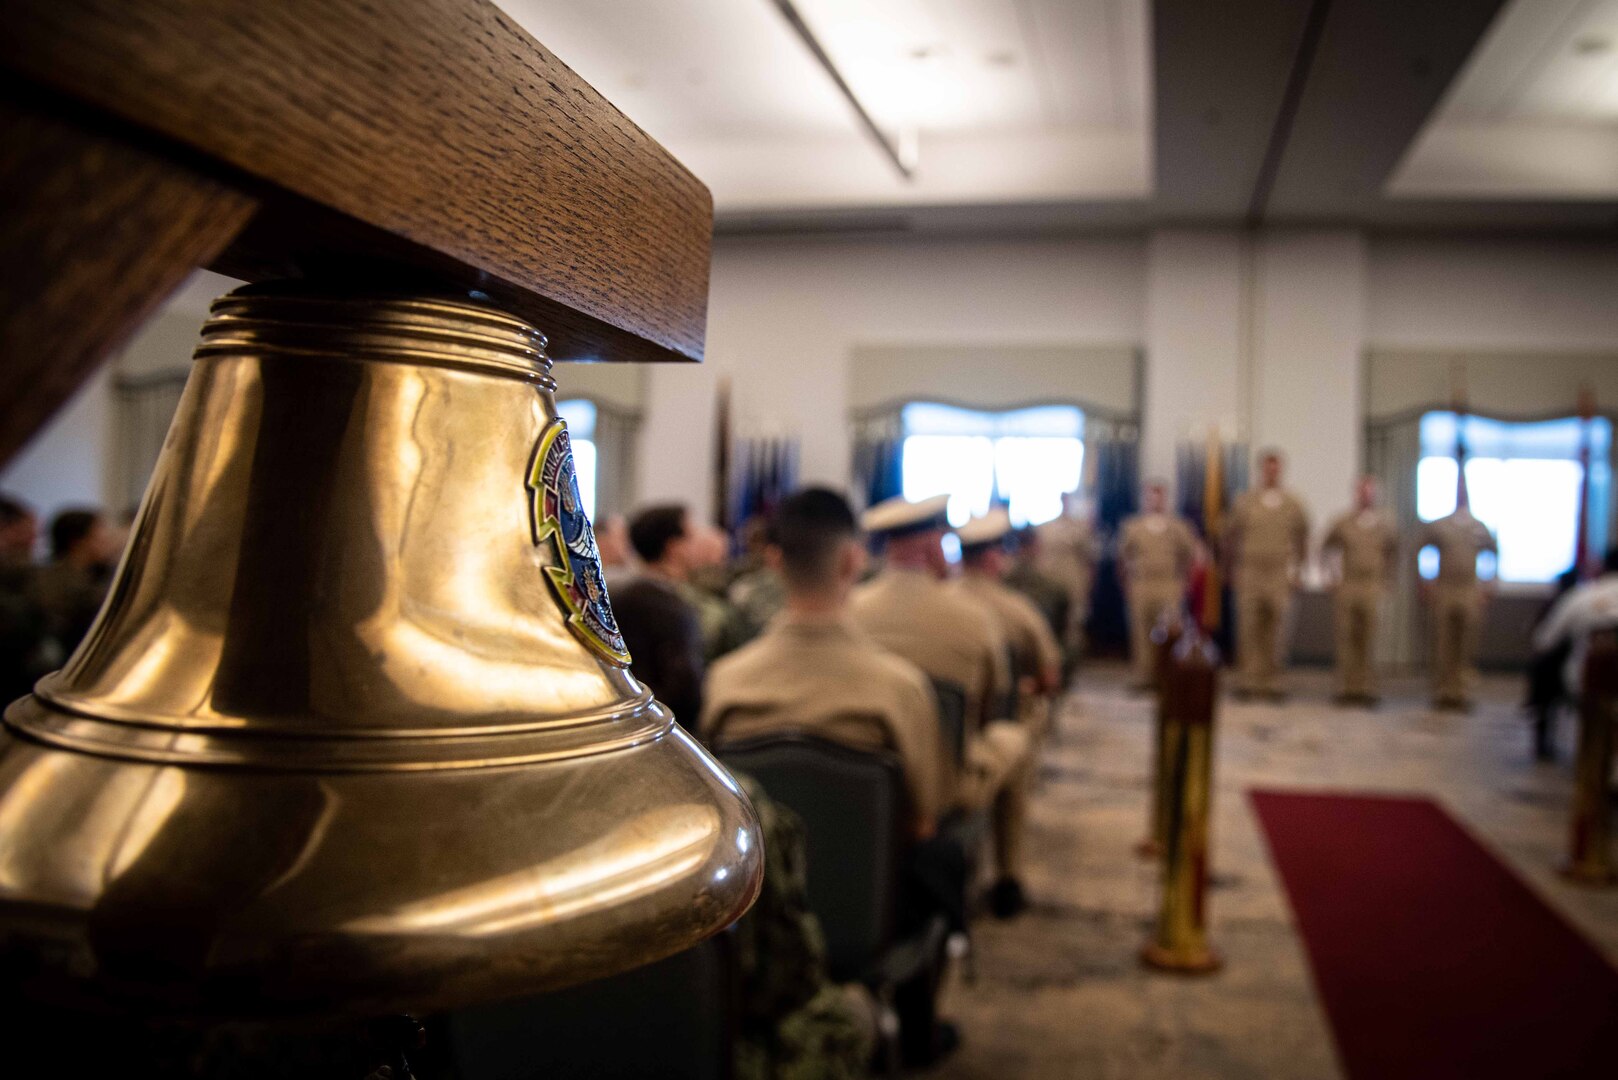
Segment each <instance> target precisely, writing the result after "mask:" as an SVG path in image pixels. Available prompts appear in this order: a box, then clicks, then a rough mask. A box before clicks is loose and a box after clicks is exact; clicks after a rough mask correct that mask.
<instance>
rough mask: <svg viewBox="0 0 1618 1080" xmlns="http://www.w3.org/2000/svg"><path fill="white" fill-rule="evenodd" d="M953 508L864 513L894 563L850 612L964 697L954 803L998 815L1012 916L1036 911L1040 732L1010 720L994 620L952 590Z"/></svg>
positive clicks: (899, 501) (1004, 657)
mask: <svg viewBox="0 0 1618 1080" xmlns="http://www.w3.org/2000/svg"><path fill="white" fill-rule="evenodd" d="M948 507H949V498H948V497H947V496H944V495H940V496H937V497H936V498H932V499H926V500H923V501H922V502H917V503H911V502H907V501H906V500H904V499H903V498H895V499H888V500H887V501H885V502H881V503H878V504H877V505H875V506H873V507H871V508H870V509H869V510H867V511H866V512H865V515H864V517H863V518H862V520H861V524H862V525H863V526H864V527H865V530H866V531H867V532H868V533H871V534H872V535H874V536H879V537H881V538H882V539H883V540H884V542H885V544H886V548H885V551H886V561H885V565H884V566H883V569H882V571H881V572H880V573H879V574H877V576H876V577H874V578H872V579H871V580H870V581H868V582H867V583H866V584H864V585H862V586H860V587H859V588H858V589H856V590H855V591H854V597H853V600H852V603H851V604H850V613H851V615H852V617H853V621H854V624H855V625H856V626H858V627H859V628H860V629H861V630H863V631H865V633H867V634H869V635H870V636H871V637H873V638H875V639H876V641H877V643H878V644H879V645H881V646H882V647H883V648H885V649H887V650H888V651H889V652H892V653H895V654H897V655H899V656H902V657H904V658H905V659H906V660H908V661H910V662H911V663H912V664H915V665H916V666H917V667H919V668H921V670H922V671H924V672H926V673H927V675H928V676H929V677H930V678H932V679H933V680H934V681H935V682H940V683H953V684H955V685H957V686H959V687H961V689H962V690H964V692H965V696H966V738H965V747H964V749H963V752H962V760H961V762H960V763H959V766H960V767H959V768H958V769H955V770H952V774H951V775H950V778H949V781H950V782H949V784H948V787H947V788H946V792H945V801H946V805H950V806H955V807H959V808H961V809H965V810H978V809H982V808H985V807H991V808H992V816H993V818H994V832H995V861H996V869H997V870H998V871H999V880H998V881H997V882H996V883H995V887H994V891H993V893H992V894H991V900H992V904H993V907H994V910H995V914H997V915H999V916H1001V917H1002V918H1007V917H1010V916H1011V915H1015V914H1016V913H1018V912H1019V911H1021V910H1022V909H1023V908H1024V907H1026V906H1027V901H1026V899H1025V898H1024V895H1023V889H1022V883H1021V873H1022V847H1023V833H1024V831H1025V827H1026V816H1027V788H1028V781H1029V772H1030V759H1031V756H1032V740H1031V733H1030V732H1029V730H1028V729H1027V728H1026V727H1024V726H1023V725H1022V724H1020V723H1018V722H1016V721H1015V720H1012V719H1009V718H1007V717H1005V716H1004V715H1003V706H1004V702H1005V701H1006V700H1007V698H1008V696H1009V695H1008V691H1009V690H1010V688H1011V685H1012V682H1011V665H1010V661H1009V652H1008V649H1007V646H1006V642H1005V639H1004V638H1002V637H1001V636H1000V630H999V628H998V627H997V626H996V625H995V622H994V619H993V618H992V617H991V616H990V615H989V613H988V612H987V611H985V610H984V609H983V607H982V606H981V605H979V604H977V603H975V602H973V601H972V600H969V599H967V598H966V597H965V596H963V595H961V594H960V593H958V592H955V591H953V590H951V589H950V588H948V587H947V586H946V585H945V583H944V581H945V578H946V576H947V575H948V572H949V563H948V562H947V561H946V560H945V558H944V548H943V540H944V533H945V532H947V531H948V529H949V520H948V518H947V517H946V516H945V513H946V511H947V509H948ZM949 757H950V758H951V759H953V754H951V755H949ZM951 763H952V764H954V762H953V760H952V761H951Z"/></svg>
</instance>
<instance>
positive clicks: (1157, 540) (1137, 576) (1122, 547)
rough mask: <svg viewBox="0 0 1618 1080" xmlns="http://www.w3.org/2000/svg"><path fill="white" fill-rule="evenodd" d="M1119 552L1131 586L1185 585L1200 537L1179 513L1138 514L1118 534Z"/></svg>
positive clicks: (1126, 521)
mask: <svg viewBox="0 0 1618 1080" xmlns="http://www.w3.org/2000/svg"><path fill="white" fill-rule="evenodd" d="M1118 551H1119V554H1120V555H1122V556H1123V561H1124V569H1125V571H1126V572H1127V573H1128V575H1129V581H1130V583H1131V584H1137V583H1138V584H1143V585H1144V584H1149V585H1183V584H1184V582H1185V579H1186V577H1187V576H1188V575H1189V574H1190V573H1191V560H1192V559H1193V558H1194V557H1195V556H1196V553H1197V538H1196V536H1195V535H1194V534H1193V533H1192V532H1191V526H1189V525H1187V524H1186V523H1185V519H1184V518H1182V517H1180V516H1179V515H1178V514H1166V513H1165V514H1136V515H1135V516H1134V517H1131V518H1128V519H1126V520H1125V521H1124V524H1123V528H1122V529H1121V530H1120V531H1119V540H1118Z"/></svg>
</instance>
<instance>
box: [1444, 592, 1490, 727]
mask: <svg viewBox="0 0 1618 1080" xmlns="http://www.w3.org/2000/svg"><path fill="white" fill-rule="evenodd" d="M1432 618H1433V697H1434V698H1435V699H1436V700H1438V701H1441V702H1446V703H1455V704H1460V703H1463V702H1466V701H1468V700H1469V699H1470V698H1471V696H1472V684H1473V683H1474V682H1475V681H1476V679H1477V671H1476V669H1475V668H1474V667H1473V665H1472V659H1473V657H1475V656H1476V655H1477V651H1478V632H1479V630H1480V628H1481V627H1482V625H1483V590H1482V589H1480V588H1479V587H1478V586H1476V585H1435V586H1433V607H1432Z"/></svg>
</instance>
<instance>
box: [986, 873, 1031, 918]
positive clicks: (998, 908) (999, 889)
mask: <svg viewBox="0 0 1618 1080" xmlns="http://www.w3.org/2000/svg"><path fill="white" fill-rule="evenodd" d="M989 910H990V911H992V912H993V913H994V917H995V918H997V919H1015V918H1016V917H1017V916H1018V915H1021V914H1022V913H1023V912H1024V911H1027V910H1028V896H1027V895H1026V894H1025V893H1024V892H1023V890H1022V882H1020V881H1018V880H1017V879H1016V878H1009V877H1004V878H1001V879H1000V880H999V881H997V882H995V883H994V886H993V888H991V889H990V890H989Z"/></svg>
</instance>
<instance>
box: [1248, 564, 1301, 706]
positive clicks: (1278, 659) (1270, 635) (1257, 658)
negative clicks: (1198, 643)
mask: <svg viewBox="0 0 1618 1080" xmlns="http://www.w3.org/2000/svg"><path fill="white" fill-rule="evenodd" d="M1291 608H1292V581H1291V579H1290V577H1289V576H1288V575H1287V573H1286V571H1285V570H1274V571H1264V572H1260V573H1243V574H1241V575H1240V577H1239V578H1238V584H1237V586H1236V685H1237V687H1238V688H1240V689H1242V690H1246V691H1247V692H1249V693H1255V694H1272V693H1278V692H1279V691H1280V689H1281V671H1282V668H1283V666H1284V664H1283V660H1282V649H1284V648H1285V647H1286V639H1287V627H1288V624H1289V619H1288V616H1289V615H1290V613H1291Z"/></svg>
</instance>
